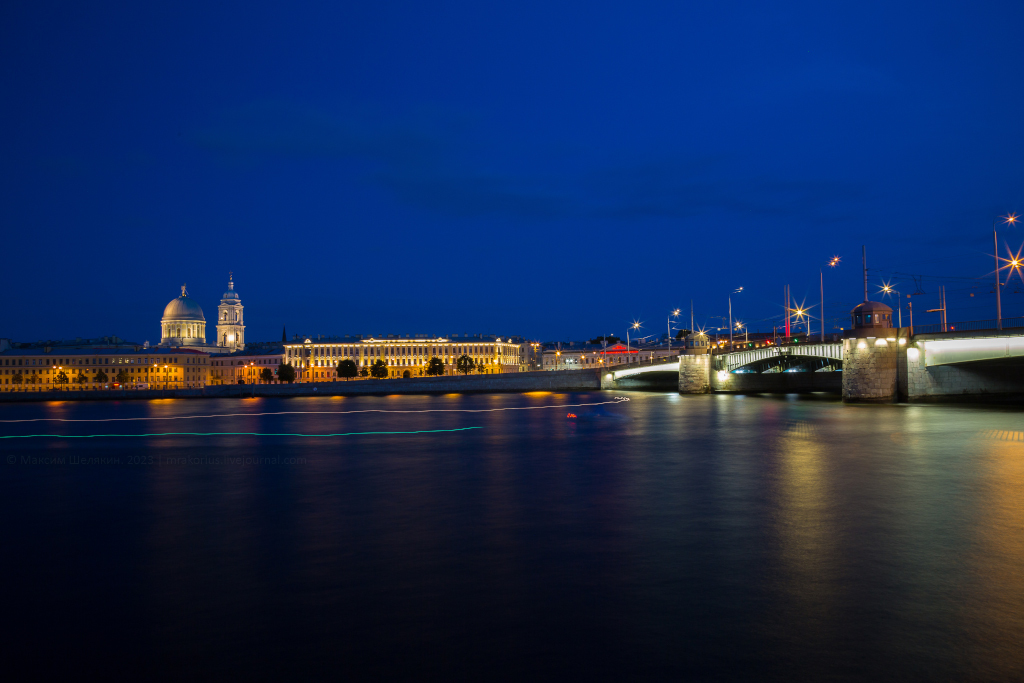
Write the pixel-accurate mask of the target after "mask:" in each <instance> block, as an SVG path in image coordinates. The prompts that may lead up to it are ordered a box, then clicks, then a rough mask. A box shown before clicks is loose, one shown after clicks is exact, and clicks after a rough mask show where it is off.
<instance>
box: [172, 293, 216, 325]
mask: <svg viewBox="0 0 1024 683" xmlns="http://www.w3.org/2000/svg"><path fill="white" fill-rule="evenodd" d="M163 319H164V320H186V321H197V322H206V317H205V316H204V315H203V309H202V308H201V307H200V306H199V304H197V303H196V302H195V301H193V300H192V299H190V298H189V296H188V293H187V292H186V291H185V288H184V287H182V288H181V296H179V297H178V298H177V299H174V300H172V301H171V302H170V303H169V304H167V306H165V307H164V317H163Z"/></svg>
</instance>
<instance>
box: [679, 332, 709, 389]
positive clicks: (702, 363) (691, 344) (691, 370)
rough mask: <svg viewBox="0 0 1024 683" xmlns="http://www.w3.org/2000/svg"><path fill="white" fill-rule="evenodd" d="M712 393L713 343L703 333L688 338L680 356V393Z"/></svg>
mask: <svg viewBox="0 0 1024 683" xmlns="http://www.w3.org/2000/svg"><path fill="white" fill-rule="evenodd" d="M710 392H711V343H710V340H709V339H708V336H707V335H706V334H704V333H703V332H693V333H691V334H688V335H687V336H686V341H685V343H684V346H683V351H682V353H681V354H680V355H679V393H680V394H707V393H710Z"/></svg>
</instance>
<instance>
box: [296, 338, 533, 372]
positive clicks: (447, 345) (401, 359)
mask: <svg viewBox="0 0 1024 683" xmlns="http://www.w3.org/2000/svg"><path fill="white" fill-rule="evenodd" d="M463 355H465V356H469V357H470V358H472V359H473V361H474V364H475V365H476V369H475V370H474V373H484V374H494V373H502V372H519V371H520V368H521V360H522V354H521V348H520V344H518V343H515V342H513V341H511V340H510V338H503V337H491V336H486V335H475V336H472V337H469V336H467V337H452V338H444V337H435V338H428V337H387V338H383V339H374V338H366V339H363V338H357V337H342V338H333V339H318V340H313V339H305V340H304V341H302V342H290V343H285V344H284V362H285V363H290V364H291V365H292V366H293V367H294V368H295V371H296V380H297V381H301V382H329V381H332V380H334V379H336V377H337V373H336V371H335V368H337V366H338V363H339V362H341V361H342V360H345V359H348V360H351V361H352V362H354V363H355V365H356V369H357V370H358V371H362V370H367V371H369V368H370V366H372V365H373V363H374V362H375V361H376V360H378V359H379V360H382V361H384V363H385V364H386V365H387V368H388V377H423V376H425V375H426V370H427V363H428V362H429V361H430V359H431V358H433V357H435V356H436V357H437V358H440V359H441V362H442V363H443V364H444V369H445V374H447V375H454V374H456V373H457V370H456V367H455V364H456V361H457V360H458V358H459V357H460V356H463Z"/></svg>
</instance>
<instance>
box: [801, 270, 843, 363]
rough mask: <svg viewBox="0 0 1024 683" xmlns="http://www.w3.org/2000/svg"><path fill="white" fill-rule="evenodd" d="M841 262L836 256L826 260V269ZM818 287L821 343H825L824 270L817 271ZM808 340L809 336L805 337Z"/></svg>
mask: <svg viewBox="0 0 1024 683" xmlns="http://www.w3.org/2000/svg"><path fill="white" fill-rule="evenodd" d="M840 261H842V259H841V258H839V257H838V256H833V257H832V258H830V259H829V260H828V267H829V268H835V267H836V266H838V265H839V262H840ZM818 286H819V287H820V288H821V343H822V344H824V343H825V272H824V269H822V268H819V269H818ZM807 336H808V338H809V337H810V334H808V335H807Z"/></svg>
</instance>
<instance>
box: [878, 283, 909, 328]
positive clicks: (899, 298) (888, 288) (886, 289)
mask: <svg viewBox="0 0 1024 683" xmlns="http://www.w3.org/2000/svg"><path fill="white" fill-rule="evenodd" d="M878 291H879V293H881V294H892V293H895V294H896V321H897V325H898V326H899V327H903V294H901V293H900V291H899V290H898V289H895V288H893V286H892V285H890V284H889V283H888V282H883V283H882V286H881V289H879V290H878Z"/></svg>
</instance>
